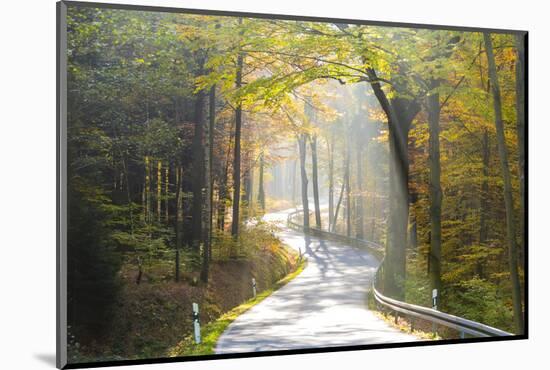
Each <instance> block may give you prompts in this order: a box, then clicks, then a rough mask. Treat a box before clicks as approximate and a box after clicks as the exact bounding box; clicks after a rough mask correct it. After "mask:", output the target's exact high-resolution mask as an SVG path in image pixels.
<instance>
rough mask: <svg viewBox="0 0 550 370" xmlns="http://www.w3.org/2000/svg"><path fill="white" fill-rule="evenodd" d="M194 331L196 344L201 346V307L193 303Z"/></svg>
mask: <svg viewBox="0 0 550 370" xmlns="http://www.w3.org/2000/svg"><path fill="white" fill-rule="evenodd" d="M193 329H194V332H195V343H197V344H200V342H201V324H200V319H199V305H198V304H197V303H193Z"/></svg>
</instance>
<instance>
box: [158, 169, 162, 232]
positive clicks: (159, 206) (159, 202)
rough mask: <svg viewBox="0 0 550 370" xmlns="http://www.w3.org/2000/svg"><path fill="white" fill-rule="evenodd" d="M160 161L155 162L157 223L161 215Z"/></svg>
mask: <svg viewBox="0 0 550 370" xmlns="http://www.w3.org/2000/svg"><path fill="white" fill-rule="evenodd" d="M161 207H162V161H157V222H158V223H160V216H161V214H162V210H161Z"/></svg>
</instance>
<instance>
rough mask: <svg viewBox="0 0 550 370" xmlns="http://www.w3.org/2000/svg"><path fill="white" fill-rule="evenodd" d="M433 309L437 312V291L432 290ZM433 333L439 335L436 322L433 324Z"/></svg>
mask: <svg viewBox="0 0 550 370" xmlns="http://www.w3.org/2000/svg"><path fill="white" fill-rule="evenodd" d="M432 308H433V309H434V310H437V289H434V290H432ZM432 332H433V333H434V335H437V331H436V326H435V322H434V323H432Z"/></svg>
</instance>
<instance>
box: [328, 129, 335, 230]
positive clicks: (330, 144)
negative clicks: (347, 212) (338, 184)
mask: <svg viewBox="0 0 550 370" xmlns="http://www.w3.org/2000/svg"><path fill="white" fill-rule="evenodd" d="M327 148H328V225H329V226H328V230H329V231H330V230H331V226H332V224H333V223H334V133H333V132H331V133H330V139H327Z"/></svg>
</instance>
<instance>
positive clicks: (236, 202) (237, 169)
mask: <svg viewBox="0 0 550 370" xmlns="http://www.w3.org/2000/svg"><path fill="white" fill-rule="evenodd" d="M242 22H243V20H242V18H239V25H241V24H242ZM242 76H243V54H242V52H241V48H240V46H239V51H238V56H237V75H236V79H235V87H236V88H237V89H240V88H241V86H242ZM242 113H243V111H242V104H241V102H239V103H237V108H236V109H235V147H234V154H233V218H232V220H231V235H232V236H233V237H234V238H236V237H237V236H238V235H239V216H240V214H239V206H240V199H241V126H242Z"/></svg>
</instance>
